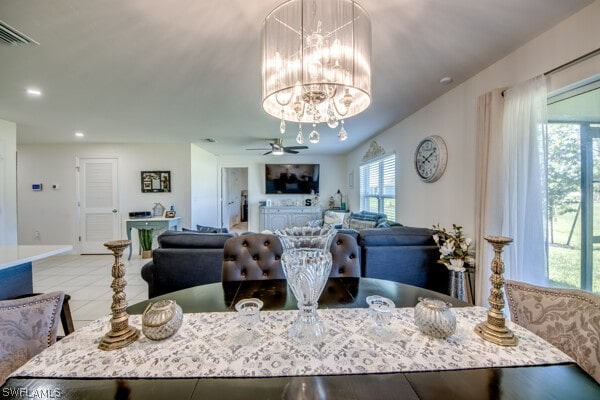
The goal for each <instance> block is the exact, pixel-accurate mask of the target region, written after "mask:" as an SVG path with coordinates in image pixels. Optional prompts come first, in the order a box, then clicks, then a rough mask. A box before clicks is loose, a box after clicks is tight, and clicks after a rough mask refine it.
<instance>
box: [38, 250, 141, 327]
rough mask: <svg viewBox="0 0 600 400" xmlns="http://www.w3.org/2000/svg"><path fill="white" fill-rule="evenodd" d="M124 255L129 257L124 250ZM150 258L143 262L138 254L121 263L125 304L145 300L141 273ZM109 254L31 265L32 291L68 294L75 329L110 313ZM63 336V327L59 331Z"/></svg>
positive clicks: (62, 257) (59, 258) (57, 258)
mask: <svg viewBox="0 0 600 400" xmlns="http://www.w3.org/2000/svg"><path fill="white" fill-rule="evenodd" d="M125 253H126V255H128V254H129V252H128V251H125ZM148 261H149V259H144V260H142V259H141V257H140V256H139V255H137V254H133V255H132V256H131V260H130V261H127V258H126V257H123V259H122V262H123V264H124V265H125V267H126V270H125V280H126V281H127V287H126V288H125V294H126V295H127V302H128V304H135V303H138V302H140V301H143V300H147V299H148V285H147V284H146V282H145V281H144V280H143V279H142V276H141V275H140V270H141V268H142V266H143V265H144V264H146V263H147V262H148ZM113 263H114V257H113V256H112V255H84V256H78V255H58V256H54V257H49V258H46V259H43V260H40V261H35V262H34V263H33V290H34V292H38V293H39V292H50V291H53V290H61V291H63V292H65V293H67V294H69V295H71V301H70V302H69V305H70V306H71V314H72V316H73V322H74V325H75V329H77V328H79V327H81V326H83V325H86V324H87V323H89V322H90V321H93V320H95V319H97V318H99V317H101V316H103V315H109V314H110V313H111V310H110V305H111V304H112V293H113V292H112V289H111V287H110V284H111V282H112V275H111V269H112V265H113ZM59 334H62V327H61V328H60V330H59Z"/></svg>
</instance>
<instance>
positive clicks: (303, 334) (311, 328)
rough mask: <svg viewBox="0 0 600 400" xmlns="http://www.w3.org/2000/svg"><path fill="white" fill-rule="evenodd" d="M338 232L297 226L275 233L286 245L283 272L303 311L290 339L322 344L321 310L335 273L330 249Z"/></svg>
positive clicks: (295, 323)
mask: <svg viewBox="0 0 600 400" xmlns="http://www.w3.org/2000/svg"><path fill="white" fill-rule="evenodd" d="M336 233H337V232H336V230H335V229H323V228H320V227H301V228H300V227H294V228H288V229H282V230H277V231H276V232H275V234H276V235H277V236H278V237H279V239H280V240H281V244H282V246H283V254H282V256H281V264H282V266H283V272H284V274H285V277H286V279H287V282H288V285H289V286H290V288H291V290H292V293H293V294H294V297H295V298H296V300H297V301H298V310H299V312H298V316H297V318H296V320H295V321H294V323H293V324H292V327H291V330H290V336H291V337H292V338H293V339H294V340H296V341H298V342H300V343H305V344H310V343H316V342H319V341H321V339H322V338H323V335H324V334H325V329H324V327H323V323H322V322H321V320H320V319H319V315H318V314H317V307H318V300H319V297H320V296H321V292H322V291H323V288H324V287H325V283H326V282H327V278H329V273H330V272H331V262H332V259H331V252H330V247H331V241H332V240H333V238H334V236H335V234H336Z"/></svg>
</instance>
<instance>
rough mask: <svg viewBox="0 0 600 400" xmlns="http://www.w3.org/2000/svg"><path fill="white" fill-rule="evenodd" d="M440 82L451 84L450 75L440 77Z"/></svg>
mask: <svg viewBox="0 0 600 400" xmlns="http://www.w3.org/2000/svg"><path fill="white" fill-rule="evenodd" d="M440 83H441V84H442V85H449V84H451V83H452V78H451V77H449V76H445V77H443V78H442V79H440Z"/></svg>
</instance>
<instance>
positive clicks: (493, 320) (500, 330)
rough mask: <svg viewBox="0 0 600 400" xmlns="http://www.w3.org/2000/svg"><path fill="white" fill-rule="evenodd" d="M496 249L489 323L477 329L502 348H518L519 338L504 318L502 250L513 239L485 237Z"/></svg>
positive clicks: (478, 332)
mask: <svg viewBox="0 0 600 400" xmlns="http://www.w3.org/2000/svg"><path fill="white" fill-rule="evenodd" d="M484 239H485V240H487V241H488V243H490V244H491V245H492V247H493V248H494V253H495V255H494V259H493V260H492V277H491V278H490V282H492V289H491V290H490V297H489V299H488V301H489V303H490V308H489V309H488V312H487V321H485V322H481V323H480V324H479V325H477V326H476V327H475V333H477V334H478V335H479V336H480V337H481V338H482V339H483V340H487V341H488V342H492V343H495V344H498V345H500V346H516V345H517V342H518V340H517V337H516V336H515V334H514V333H513V332H512V331H511V330H510V329H508V328H507V327H506V319H505V318H504V291H503V289H502V288H503V286H504V277H503V276H502V274H503V273H504V262H503V261H502V250H503V248H504V246H506V245H508V244H510V243H512V241H513V240H512V238H509V237H505V236H485V237H484Z"/></svg>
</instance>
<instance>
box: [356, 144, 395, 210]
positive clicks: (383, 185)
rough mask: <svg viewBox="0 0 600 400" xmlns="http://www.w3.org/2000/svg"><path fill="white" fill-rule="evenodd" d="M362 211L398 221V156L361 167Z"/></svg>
mask: <svg viewBox="0 0 600 400" xmlns="http://www.w3.org/2000/svg"><path fill="white" fill-rule="evenodd" d="M360 209H361V210H364V211H371V212H378V213H384V214H386V215H387V218H388V220H390V221H395V220H396V155H395V154H392V155H391V156H387V157H384V158H380V159H378V160H375V161H372V162H369V163H367V164H364V165H361V166H360Z"/></svg>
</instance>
